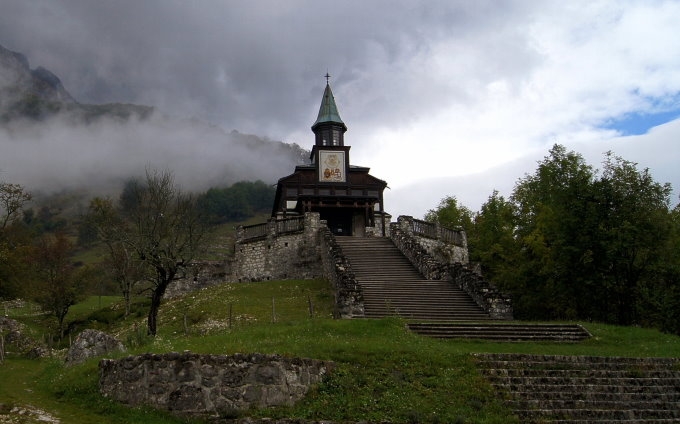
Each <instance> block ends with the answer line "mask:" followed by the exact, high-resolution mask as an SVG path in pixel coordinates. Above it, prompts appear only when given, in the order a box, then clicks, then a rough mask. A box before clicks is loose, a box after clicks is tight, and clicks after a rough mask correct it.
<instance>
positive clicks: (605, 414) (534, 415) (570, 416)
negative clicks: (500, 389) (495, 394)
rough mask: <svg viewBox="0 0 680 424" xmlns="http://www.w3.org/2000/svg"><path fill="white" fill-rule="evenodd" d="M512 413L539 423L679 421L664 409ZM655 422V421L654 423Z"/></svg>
mask: <svg viewBox="0 0 680 424" xmlns="http://www.w3.org/2000/svg"><path fill="white" fill-rule="evenodd" d="M514 413H515V414H516V415H517V416H519V417H520V419H538V418H539V417H540V418H541V420H540V422H546V421H548V422H553V420H569V421H566V422H573V421H572V420H601V421H602V420H604V421H605V422H609V423H611V422H619V421H620V420H633V421H634V422H638V420H641V419H642V420H657V419H666V420H669V419H672V420H680V411H678V410H666V409H644V410H634V409H615V410H612V409H578V408H576V409H518V410H515V411H514ZM655 422H656V421H655Z"/></svg>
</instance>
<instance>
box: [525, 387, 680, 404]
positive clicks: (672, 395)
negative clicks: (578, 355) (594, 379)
mask: <svg viewBox="0 0 680 424" xmlns="http://www.w3.org/2000/svg"><path fill="white" fill-rule="evenodd" d="M562 387H563V390H560V391H546V392H539V391H533V390H532V391H521V390H516V391H513V396H514V397H515V399H528V400H533V399H538V400H540V399H546V400H571V401H577V400H586V401H589V400H602V401H617V400H618V401H623V402H637V401H650V400H651V401H654V400H656V401H664V402H680V393H678V392H677V391H671V392H669V391H668V389H667V388H666V387H657V386H649V387H643V388H639V387H635V388H634V390H633V391H625V390H630V389H627V388H626V387H625V386H621V385H614V386H601V387H599V388H597V389H599V390H595V389H596V388H594V387H586V388H584V387H580V386H579V387H569V388H567V390H565V386H562Z"/></svg>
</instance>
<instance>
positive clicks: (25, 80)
mask: <svg viewBox="0 0 680 424" xmlns="http://www.w3.org/2000/svg"><path fill="white" fill-rule="evenodd" d="M152 112H153V108H152V107H149V106H139V105H129V104H117V103H112V104H104V105H88V104H81V103H78V102H77V101H76V100H75V99H74V98H73V96H71V94H69V92H68V91H66V89H65V88H64V86H63V85H62V83H61V80H60V79H59V77H57V76H56V75H54V74H53V73H52V72H50V71H49V70H48V69H45V68H43V67H42V66H39V67H38V68H36V69H31V68H30V66H29V62H28V59H26V56H24V55H23V54H21V53H18V52H13V51H10V50H8V49H6V48H5V47H3V46H0V123H8V122H11V121H14V120H17V119H28V120H32V121H42V120H45V119H47V118H50V117H52V116H55V115H57V114H61V115H68V116H69V117H70V118H71V119H72V120H76V121H81V122H83V123H90V122H92V121H94V120H96V119H97V118H100V117H103V116H109V117H116V118H119V119H128V118H131V117H133V116H134V117H138V118H146V117H148V116H149V115H150V114H151V113H152Z"/></svg>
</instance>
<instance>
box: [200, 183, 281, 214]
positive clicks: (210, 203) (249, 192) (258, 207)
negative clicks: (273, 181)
mask: <svg viewBox="0 0 680 424" xmlns="http://www.w3.org/2000/svg"><path fill="white" fill-rule="evenodd" d="M274 194H275V191H274V188H273V187H271V186H269V185H267V184H265V183H263V182H262V181H255V182H249V181H241V182H237V183H235V184H233V185H231V186H230V187H222V188H218V187H212V188H210V189H208V191H206V192H205V193H204V194H202V195H201V196H200V197H199V199H198V202H199V205H200V206H199V207H200V208H201V209H202V210H203V211H204V212H205V213H206V215H207V216H208V217H209V218H210V220H211V221H212V222H215V223H221V222H228V221H239V220H243V219H246V218H249V217H251V216H253V215H255V214H256V213H258V212H263V211H268V210H269V209H270V208H271V204H272V201H273V200H274Z"/></svg>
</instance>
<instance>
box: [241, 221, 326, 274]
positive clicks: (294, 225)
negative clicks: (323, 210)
mask: <svg viewBox="0 0 680 424" xmlns="http://www.w3.org/2000/svg"><path fill="white" fill-rule="evenodd" d="M321 225H322V224H321V223H320V220H319V214H317V213H309V214H305V216H304V217H299V218H294V219H289V220H276V219H271V220H270V221H268V222H267V223H266V224H261V225H259V226H250V227H239V229H238V231H237V238H236V244H235V256H234V262H233V267H232V275H231V276H230V280H232V281H238V282H249V281H265V280H272V279H307V278H319V277H320V276H321V275H322V271H321V266H320V265H321V260H320V258H319V249H318V247H317V232H318V230H319V228H320V227H321ZM249 231H251V233H252V234H248V232H249Z"/></svg>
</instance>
